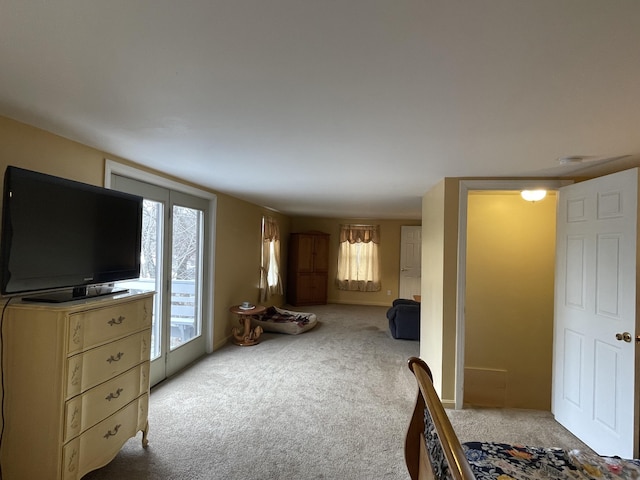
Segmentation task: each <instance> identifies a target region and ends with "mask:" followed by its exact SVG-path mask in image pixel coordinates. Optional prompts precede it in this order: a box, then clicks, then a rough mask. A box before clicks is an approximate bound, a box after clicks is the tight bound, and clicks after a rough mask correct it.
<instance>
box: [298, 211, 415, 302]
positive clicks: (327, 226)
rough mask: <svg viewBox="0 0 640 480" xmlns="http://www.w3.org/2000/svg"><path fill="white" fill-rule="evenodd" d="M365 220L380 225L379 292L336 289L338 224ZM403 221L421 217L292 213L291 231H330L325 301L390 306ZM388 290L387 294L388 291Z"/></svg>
mask: <svg viewBox="0 0 640 480" xmlns="http://www.w3.org/2000/svg"><path fill="white" fill-rule="evenodd" d="M344 223H365V224H372V225H380V263H381V265H380V276H381V279H382V280H381V281H382V290H381V291H380V292H349V291H344V290H338V288H337V287H336V286H335V282H334V279H335V277H336V274H337V269H338V238H339V233H340V224H344ZM402 225H420V220H381V219H353V218H351V219H344V218H341V219H338V218H316V217H293V218H292V221H291V232H295V233H299V232H306V231H311V230H316V231H321V232H325V233H329V234H330V235H331V239H330V241H329V245H330V250H329V286H328V292H327V296H328V302H329V303H343V304H355V305H382V306H390V305H391V302H393V300H395V299H396V298H397V297H398V291H399V284H400V230H401V229H400V227H401V226H402ZM389 290H390V294H389V295H387V291H389Z"/></svg>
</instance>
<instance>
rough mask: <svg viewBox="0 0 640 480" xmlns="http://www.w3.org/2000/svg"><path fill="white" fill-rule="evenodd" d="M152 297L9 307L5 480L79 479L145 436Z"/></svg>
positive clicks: (5, 348) (3, 453) (5, 347)
mask: <svg viewBox="0 0 640 480" xmlns="http://www.w3.org/2000/svg"><path fill="white" fill-rule="evenodd" d="M152 302H153V293H142V294H124V295H116V296H113V297H100V298H97V299H92V300H82V301H76V302H69V303H64V304H39V303H38V304H36V303H26V302H16V303H15V304H13V303H11V304H10V305H9V307H8V308H7V310H6V313H5V319H4V329H3V339H4V342H3V345H2V349H3V351H2V354H3V356H4V372H3V375H4V387H5V391H4V395H5V398H4V414H5V417H4V422H5V424H4V435H3V439H2V450H1V451H0V461H1V462H2V475H3V478H4V479H5V480H13V479H26V478H34V479H35V478H38V479H56V480H78V479H80V478H81V477H82V476H83V475H85V474H86V473H87V472H89V471H91V470H95V469H96V468H99V467H101V466H103V465H106V464H107V463H109V461H111V460H112V459H113V458H114V457H115V456H116V455H117V453H118V452H119V451H120V449H121V448H122V445H123V444H124V443H125V442H126V441H127V440H128V439H129V438H131V437H133V436H135V435H136V434H137V432H138V431H140V430H141V431H142V432H143V435H142V445H143V446H144V447H146V445H147V442H148V440H147V433H148V429H149V423H148V405H149V365H150V361H149V355H150V344H151V320H152V319H151V314H152Z"/></svg>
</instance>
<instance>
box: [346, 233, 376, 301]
mask: <svg viewBox="0 0 640 480" xmlns="http://www.w3.org/2000/svg"><path fill="white" fill-rule="evenodd" d="M379 245H380V226H379V225H341V226H340V248H339V250H338V276H337V278H336V284H337V286H338V288H339V289H340V290H353V291H360V292H378V291H380V289H381V285H380V259H379V252H378V251H379Z"/></svg>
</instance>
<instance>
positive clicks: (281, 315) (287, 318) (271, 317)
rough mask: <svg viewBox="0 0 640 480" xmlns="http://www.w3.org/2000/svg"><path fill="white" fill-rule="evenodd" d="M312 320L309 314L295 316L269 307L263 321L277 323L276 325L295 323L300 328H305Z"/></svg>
mask: <svg viewBox="0 0 640 480" xmlns="http://www.w3.org/2000/svg"><path fill="white" fill-rule="evenodd" d="M310 318H311V314H309V313H304V314H303V313H300V314H297V313H296V314H294V313H290V312H288V311H287V312H285V311H284V310H281V309H279V308H276V307H267V310H266V311H265V312H264V313H263V314H262V318H261V320H262V321H265V322H275V323H288V322H295V323H297V324H298V325H299V326H301V327H303V326H305V325H306V324H308V323H309V319H310Z"/></svg>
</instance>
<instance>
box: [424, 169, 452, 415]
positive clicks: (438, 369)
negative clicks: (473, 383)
mask: <svg viewBox="0 0 640 480" xmlns="http://www.w3.org/2000/svg"><path fill="white" fill-rule="evenodd" d="M458 192H459V184H458V181H457V180H456V179H449V178H447V179H443V180H441V181H440V182H439V183H438V184H437V185H435V186H434V187H433V188H431V189H430V190H429V191H428V192H427V193H426V194H425V195H424V197H423V201H422V285H421V290H422V309H421V328H420V357H421V358H422V359H423V360H424V361H425V362H427V364H428V365H429V367H430V368H431V370H432V373H433V379H434V387H435V389H436V391H437V392H438V394H439V395H440V398H441V399H442V403H443V404H444V405H445V406H446V407H453V406H454V405H455V362H456V298H457V297H456V289H457V286H456V282H457V265H458V260H457V258H458V220H457V219H458Z"/></svg>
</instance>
